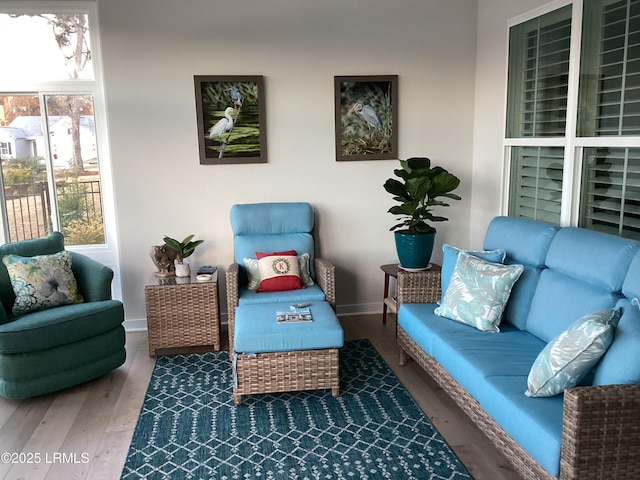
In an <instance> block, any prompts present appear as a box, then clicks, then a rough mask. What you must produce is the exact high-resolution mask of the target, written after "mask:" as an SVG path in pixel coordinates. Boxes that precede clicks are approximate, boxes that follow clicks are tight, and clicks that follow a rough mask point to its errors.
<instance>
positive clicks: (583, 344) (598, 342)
mask: <svg viewBox="0 0 640 480" xmlns="http://www.w3.org/2000/svg"><path fill="white" fill-rule="evenodd" d="M618 320H620V309H619V308H606V309H603V310H598V311H597V312H593V313H590V314H588V315H585V316H584V317H581V318H579V319H578V320H576V321H575V322H573V323H572V324H571V325H570V326H569V328H568V329H567V330H565V331H564V332H562V333H561V334H560V335H558V336H557V337H556V338H554V339H553V340H551V341H550V342H549V343H548V344H547V346H546V347H544V350H542V352H540V354H539V355H538V358H536V360H535V362H533V366H532V367H531V371H530V372H529V378H528V379H527V387H528V388H527V391H526V392H524V393H525V395H526V396H527V397H552V396H554V395H558V394H559V393H562V392H564V389H565V388H570V387H575V386H576V385H578V384H579V383H580V382H581V381H582V379H583V378H584V377H586V376H587V374H589V372H590V371H591V369H592V368H593V367H594V366H595V364H596V363H598V360H600V358H601V357H602V355H604V353H605V352H606V351H607V349H608V348H609V346H610V345H611V342H613V333H614V330H615V328H616V325H617V324H618Z"/></svg>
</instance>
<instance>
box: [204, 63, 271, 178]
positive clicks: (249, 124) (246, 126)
mask: <svg viewBox="0 0 640 480" xmlns="http://www.w3.org/2000/svg"><path fill="white" fill-rule="evenodd" d="M193 78H194V83H195V92H196V115H197V125H198V145H199V147H200V163H201V164H203V165H222V164H230V163H266V162H267V126H266V121H265V119H266V115H265V101H264V79H263V77H262V76H261V75H253V76H249V75H245V76H217V75H195V76H194V77H193Z"/></svg>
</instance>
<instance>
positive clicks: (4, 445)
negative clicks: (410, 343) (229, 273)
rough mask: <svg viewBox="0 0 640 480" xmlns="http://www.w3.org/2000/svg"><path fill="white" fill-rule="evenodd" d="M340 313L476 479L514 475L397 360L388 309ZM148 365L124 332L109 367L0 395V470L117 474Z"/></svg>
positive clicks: (2, 473)
mask: <svg viewBox="0 0 640 480" xmlns="http://www.w3.org/2000/svg"><path fill="white" fill-rule="evenodd" d="M340 321H341V323H342V325H343V328H344V331H345V339H346V340H351V339H358V338H368V339H369V340H370V341H371V342H372V343H373V344H374V345H375V347H376V349H377V350H378V352H380V354H381V355H382V356H383V357H384V359H385V360H386V361H387V363H388V364H389V365H390V366H391V368H392V369H393V370H394V372H395V373H396V375H397V376H398V378H399V379H400V381H401V382H402V383H403V384H404V385H405V386H406V388H407V389H408V390H409V392H410V393H411V395H412V396H413V398H414V399H415V400H416V402H417V403H418V404H419V405H420V407H421V408H422V409H423V410H424V411H425V413H426V414H427V415H428V416H429V418H430V419H431V421H432V422H433V424H434V425H435V427H436V428H437V429H438V430H439V431H440V433H441V434H442V436H443V437H444V438H445V439H446V440H447V442H448V443H449V445H451V447H452V448H453V450H454V451H455V452H456V454H457V455H458V456H459V457H460V459H461V460H462V462H463V463H464V464H465V466H466V467H467V469H469V471H470V473H471V474H472V475H473V477H474V478H475V479H477V480H483V479H487V480H511V479H518V478H519V477H518V475H516V474H515V473H514V471H513V470H512V469H511V467H510V466H509V464H508V462H507V461H506V460H505V459H504V457H503V456H502V455H501V454H500V453H499V452H497V451H496V450H495V448H494V447H493V446H492V445H491V444H490V443H489V441H488V440H487V439H486V437H485V436H484V435H483V434H482V433H481V432H480V431H479V430H478V429H477V428H476V427H475V426H474V425H473V424H472V423H471V421H470V420H469V419H468V418H467V417H466V415H465V414H464V413H463V412H462V411H461V410H460V409H459V408H458V407H457V406H456V405H455V404H454V403H453V401H452V400H451V399H450V398H449V397H448V395H447V394H446V393H445V392H444V391H442V389H440V388H439V387H438V386H437V384H436V383H435V382H434V381H433V380H432V379H431V378H430V377H429V376H428V375H427V374H426V373H425V372H424V371H423V370H422V369H421V368H420V367H418V366H417V365H416V364H415V363H414V362H410V363H408V364H407V365H406V366H404V367H400V366H398V361H397V346H396V343H395V320H394V319H393V318H392V315H390V316H389V321H387V324H386V325H383V324H382V321H381V317H380V315H358V316H345V317H341V318H340ZM223 344H224V342H223ZM153 366H154V359H152V358H149V355H148V348H147V335H146V333H145V332H133V333H128V334H127V361H126V363H125V364H124V365H123V366H122V367H120V368H119V369H117V370H115V371H114V372H111V373H110V374H108V375H105V376H104V377H101V378H99V379H97V380H94V381H92V382H89V383H87V384H84V385H80V386H78V387H74V388H71V389H68V390H65V391H62V392H58V393H54V394H50V395H46V396H42V397H37V398H32V399H28V400H22V401H16V400H8V399H4V398H0V478H2V479H11V480H17V479H26V480H38V479H46V480H52V479H56V480H58V479H60V480H80V479H90V480H101V479H105V480H113V479H118V478H120V472H121V471H122V467H123V465H124V462H125V458H126V455H127V451H128V449H129V443H130V441H131V436H132V435H133V430H134V428H135V425H136V420H137V418H138V413H139V411H140V407H141V406H142V402H143V399H144V395H145V392H146V389H147V385H148V382H149V378H150V376H151V372H152V370H153ZM7 454H8V457H9V458H10V460H11V461H9V462H7V461H6V460H7ZM11 457H12V458H11Z"/></svg>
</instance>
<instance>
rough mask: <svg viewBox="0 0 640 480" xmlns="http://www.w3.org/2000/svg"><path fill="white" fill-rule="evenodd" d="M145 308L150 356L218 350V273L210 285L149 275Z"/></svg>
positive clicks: (191, 278)
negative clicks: (203, 348) (176, 349)
mask: <svg viewBox="0 0 640 480" xmlns="http://www.w3.org/2000/svg"><path fill="white" fill-rule="evenodd" d="M144 296H145V302H146V306H147V333H148V336H149V356H150V357H154V356H155V355H156V350H157V349H158V348H174V347H194V346H205V345H206V346H212V347H213V349H214V350H220V307H219V302H218V272H217V271H216V272H215V273H214V274H213V277H212V279H211V280H210V281H207V282H199V281H197V280H196V275H195V274H192V275H191V277H190V278H189V277H186V278H180V277H178V278H176V277H170V278H159V277H156V276H155V275H152V276H151V277H150V279H149V281H148V282H147V285H146V286H145V288H144Z"/></svg>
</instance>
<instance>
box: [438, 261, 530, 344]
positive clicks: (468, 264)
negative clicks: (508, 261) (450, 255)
mask: <svg viewBox="0 0 640 480" xmlns="http://www.w3.org/2000/svg"><path fill="white" fill-rule="evenodd" d="M523 270H524V267H523V266H522V265H501V264H497V263H492V262H487V261H485V260H483V259H481V258H478V257H475V256H473V255H469V254H468V253H466V252H460V253H459V254H458V260H457V261H456V266H455V268H454V269H453V274H452V275H451V281H450V282H449V287H448V288H447V291H446V292H445V294H444V297H443V299H442V304H441V305H440V306H439V307H438V308H436V309H435V311H434V313H435V314H436V315H440V316H441V317H447V318H450V319H452V320H456V321H458V322H461V323H465V324H467V325H471V326H473V327H476V328H477V329H478V330H481V331H483V332H499V331H500V329H499V328H498V325H499V324H500V320H502V313H503V312H504V308H505V306H506V305H507V301H508V300H509V295H511V289H512V288H513V286H514V284H515V283H516V281H517V280H518V278H520V275H522V271H523Z"/></svg>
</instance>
